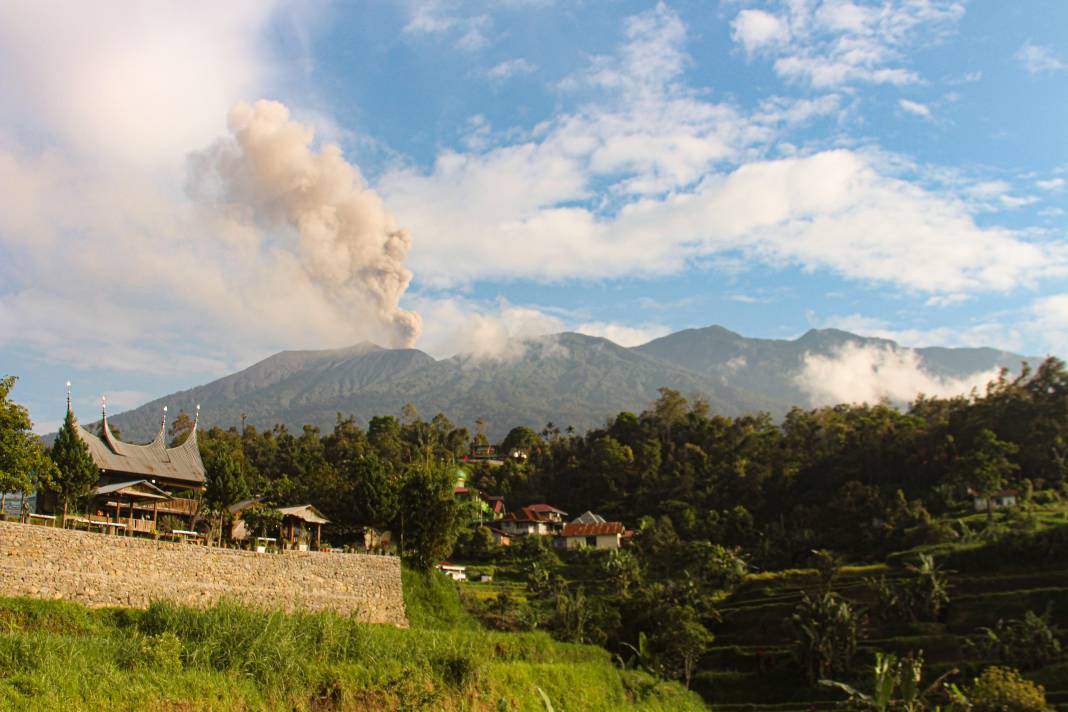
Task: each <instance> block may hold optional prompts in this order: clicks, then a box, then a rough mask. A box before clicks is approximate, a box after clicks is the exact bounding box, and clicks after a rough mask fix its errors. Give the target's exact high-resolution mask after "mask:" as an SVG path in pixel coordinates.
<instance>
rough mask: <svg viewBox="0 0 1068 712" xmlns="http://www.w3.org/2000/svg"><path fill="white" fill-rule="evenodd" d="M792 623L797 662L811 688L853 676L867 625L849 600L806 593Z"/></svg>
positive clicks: (826, 592)
mask: <svg viewBox="0 0 1068 712" xmlns="http://www.w3.org/2000/svg"><path fill="white" fill-rule="evenodd" d="M790 622H791V623H792V625H793V627H794V633H795V635H796V638H797V644H796V648H795V654H796V656H797V661H798V663H799V664H800V666H801V670H802V672H803V674H804V676H805V679H806V680H808V682H809V683H810V684H815V683H817V682H818V681H819V680H822V679H825V678H830V677H835V676H839V675H845V674H848V673H849V672H850V670H851V669H852V667H853V658H854V656H856V653H857V639H858V638H859V637H860V634H861V629H862V627H863V623H862V619H861V615H860V614H859V613H858V612H857V611H855V610H854V609H853V607H852V606H850V605H849V603H848V602H847V601H846V600H845V599H843V598H842V597H841V596H839V595H838V594H835V593H832V592H830V591H824V592H823V593H820V594H817V595H815V596H810V595H809V594H808V593H803V594H801V603H799V604H798V606H797V608H796V609H795V610H794V614H793V616H791V618H790Z"/></svg>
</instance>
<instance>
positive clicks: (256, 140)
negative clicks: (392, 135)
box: [191, 100, 422, 346]
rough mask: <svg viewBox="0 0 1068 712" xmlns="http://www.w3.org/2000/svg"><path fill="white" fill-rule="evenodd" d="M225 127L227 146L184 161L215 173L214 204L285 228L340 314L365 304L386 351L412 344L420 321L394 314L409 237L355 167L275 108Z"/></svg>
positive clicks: (233, 115)
mask: <svg viewBox="0 0 1068 712" xmlns="http://www.w3.org/2000/svg"><path fill="white" fill-rule="evenodd" d="M229 127H230V132H231V133H232V134H233V138H232V139H227V140H223V141H220V142H219V143H217V144H215V145H214V146H213V147H212V148H211V149H209V150H207V151H205V152H202V153H198V154H195V155H194V156H193V157H192V159H191V161H192V164H193V167H194V169H195V172H196V173H197V174H198V175H199V177H200V178H201V180H203V178H204V176H205V175H206V174H208V173H213V174H214V175H215V176H217V184H216V185H215V186H213V187H214V188H216V189H217V190H219V191H220V192H221V195H220V196H219V197H220V198H221V200H222V201H223V202H225V203H227V204H228V207H229V208H230V209H234V208H239V209H240V208H241V207H242V206H244V207H245V209H247V210H250V211H251V215H250V216H248V217H249V218H251V219H252V220H254V221H255V222H256V223H258V224H260V225H263V226H266V227H270V226H272V225H274V226H277V225H280V224H281V225H287V226H289V227H290V228H292V229H293V230H294V231H295V233H296V238H297V240H298V249H297V255H298V257H299V260H300V263H301V266H302V267H303V269H304V270H305V271H306V272H307V273H308V275H309V276H310V277H311V278H312V279H313V280H314V281H315V282H316V284H318V285H319V286H320V288H321V289H322V290H323V292H324V294H326V296H327V297H328V298H329V299H330V300H331V301H332V302H333V303H334V304H336V305H337V306H338V307H339V309H341V310H342V311H347V310H350V309H351V310H352V311H354V312H359V311H360V310H361V307H362V306H363V305H370V307H371V309H370V312H371V316H373V318H375V319H377V321H378V322H379V326H380V327H381V331H382V333H383V336H384V337H385V338H386V339H388V340H389V341H390V342H391V345H392V346H411V345H412V344H414V343H415V340H416V339H417V338H418V337H419V334H420V332H421V331H422V320H421V319H420V317H419V315H418V314H416V313H415V312H411V311H405V310H404V309H401V308H400V307H399V302H400V298H401V296H402V295H403V294H404V292H405V290H406V289H408V285H409V284H410V283H411V280H412V273H411V272H410V271H408V270H407V269H405V267H404V258H405V256H406V255H407V254H408V248H409V247H410V246H411V237H410V236H409V235H408V233H407V231H405V230H402V229H400V228H398V227H397V224H396V221H395V220H394V219H393V216H392V215H390V214H389V213H388V212H387V211H386V209H385V206H384V205H383V204H382V199H381V198H379V197H378V194H376V193H375V192H374V191H373V190H370V189H369V188H367V184H366V182H365V181H364V179H363V176H362V175H361V174H360V171H359V169H358V168H357V167H356V166H353V165H352V164H350V163H348V162H347V161H345V159H344V158H342V156H341V149H340V148H338V147H337V146H336V145H334V144H327V145H325V146H323V147H322V150H321V151H320V152H319V153H316V152H315V151H313V150H312V148H311V143H312V139H313V138H314V132H313V131H312V129H310V128H309V127H307V126H304V125H303V124H300V123H298V122H296V121H291V120H290V118H289V110H288V109H287V108H286V107H285V106H284V105H283V104H280V103H278V102H275V101H263V100H261V101H257V102H256V103H255V104H252V105H250V104H246V103H243V102H242V103H240V104H238V105H237V106H235V107H234V108H233V109H232V110H231V111H230V115H229ZM360 316H361V315H359V314H358V313H354V314H353V317H354V318H360Z"/></svg>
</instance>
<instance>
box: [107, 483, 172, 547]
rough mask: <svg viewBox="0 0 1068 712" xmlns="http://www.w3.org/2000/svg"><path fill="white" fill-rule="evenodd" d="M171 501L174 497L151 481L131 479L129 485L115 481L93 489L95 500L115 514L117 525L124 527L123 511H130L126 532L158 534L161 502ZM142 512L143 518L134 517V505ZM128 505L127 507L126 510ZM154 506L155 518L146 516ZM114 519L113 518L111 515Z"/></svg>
mask: <svg viewBox="0 0 1068 712" xmlns="http://www.w3.org/2000/svg"><path fill="white" fill-rule="evenodd" d="M170 499H171V495H169V494H168V493H166V492H164V491H163V490H162V489H160V488H159V487H157V486H156V485H154V484H152V483H151V482H149V481H148V480H130V481H129V482H114V483H112V484H109V485H101V486H100V487H97V488H96V489H95V490H93V500H94V501H95V502H96V503H97V504H98V506H100V507H101V508H102V509H103V510H104V511H108V512H109V514H110V513H112V512H113V513H114V517H115V518H114V523H116V524H120V523H121V519H122V512H123V509H124V508H125V509H126V523H125V526H126V531H127V532H128V533H131V534H132V533H133V532H134V531H143V532H154V531H155V530H156V519H157V518H158V517H159V503H160V502H166V501H167V500H170ZM135 504H136V505H137V507H136V508H137V509H138V510H140V512H141V513H142V515H143V516H142V517H140V518H137V519H135V518H134V508H135V506H134V505H135ZM124 505H125V507H124ZM149 507H151V510H152V519H151V520H149V519H148V518H147V516H144V515H145V514H146V513H147V511H148V508H149ZM109 519H110V516H109Z"/></svg>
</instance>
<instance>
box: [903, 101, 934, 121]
mask: <svg viewBox="0 0 1068 712" xmlns="http://www.w3.org/2000/svg"><path fill="white" fill-rule="evenodd" d="M897 103H898V106H900V107H901V108H902V109H903V110H904V111H907V112H908V113H910V114H913V115H915V116H919V117H921V118H924V119H929V118H931V109H930V108H929V107H928V106H927V105H926V104H921V103H919V102H917V101H910V100H908V99H900V100H899V101H898V102H897Z"/></svg>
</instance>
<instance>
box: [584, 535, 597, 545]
mask: <svg viewBox="0 0 1068 712" xmlns="http://www.w3.org/2000/svg"><path fill="white" fill-rule="evenodd" d="M586 546H592V547H594V548H597V537H595V536H588V537H586Z"/></svg>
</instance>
